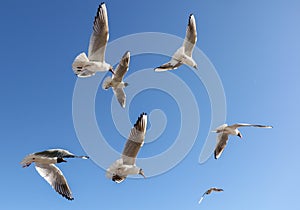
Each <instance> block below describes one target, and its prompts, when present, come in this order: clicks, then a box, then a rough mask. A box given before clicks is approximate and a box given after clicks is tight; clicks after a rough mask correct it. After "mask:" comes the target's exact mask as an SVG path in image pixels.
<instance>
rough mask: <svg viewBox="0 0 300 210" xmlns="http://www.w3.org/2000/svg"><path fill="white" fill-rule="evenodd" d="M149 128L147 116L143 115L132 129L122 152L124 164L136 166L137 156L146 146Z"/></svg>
mask: <svg viewBox="0 0 300 210" xmlns="http://www.w3.org/2000/svg"><path fill="white" fill-rule="evenodd" d="M146 128H147V114H146V113H142V114H141V115H140V116H139V118H138V120H137V121H136V123H135V124H134V127H133V128H132V129H131V131H130V134H129V137H128V140H127V142H126V144H125V147H124V150H123V152H122V159H123V164H125V165H134V164H135V160H136V156H137V154H138V152H139V150H140V148H141V146H143V144H144V139H145V134H146Z"/></svg>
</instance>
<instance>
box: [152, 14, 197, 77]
mask: <svg viewBox="0 0 300 210" xmlns="http://www.w3.org/2000/svg"><path fill="white" fill-rule="evenodd" d="M196 41H197V30H196V21H195V17H194V15H193V14H190V17H189V23H188V26H187V29H186V35H185V39H184V42H183V45H182V46H181V47H180V48H179V49H178V50H177V51H176V52H175V53H174V55H173V56H172V59H171V60H170V61H169V62H168V63H165V64H163V65H161V66H159V67H157V68H155V69H154V70H155V71H167V70H173V69H177V68H178V67H179V66H181V65H182V64H186V65H189V66H191V67H193V68H195V69H197V63H196V62H195V61H194V59H193V58H192V53H193V49H194V47H195V44H196Z"/></svg>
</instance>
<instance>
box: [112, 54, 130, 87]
mask: <svg viewBox="0 0 300 210" xmlns="http://www.w3.org/2000/svg"><path fill="white" fill-rule="evenodd" d="M129 62H130V52H129V51H127V52H126V53H125V54H124V55H123V57H122V58H121V60H120V63H119V65H118V66H117V68H116V70H115V74H114V75H113V77H112V78H113V80H114V81H116V82H122V81H123V77H124V75H125V74H126V72H127V71H128V67H129Z"/></svg>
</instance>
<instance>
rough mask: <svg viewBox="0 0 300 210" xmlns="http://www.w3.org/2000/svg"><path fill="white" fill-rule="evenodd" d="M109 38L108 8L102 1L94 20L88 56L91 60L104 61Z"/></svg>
mask: <svg viewBox="0 0 300 210" xmlns="http://www.w3.org/2000/svg"><path fill="white" fill-rule="evenodd" d="M108 38H109V34H108V18H107V10H106V6H105V4H104V3H101V4H100V5H99V7H98V11H97V15H96V17H95V20H94V27H93V33H92V35H91V38H90V44H89V52H88V58H89V59H90V60H91V61H100V62H104V59H105V49H106V44H107V41H108Z"/></svg>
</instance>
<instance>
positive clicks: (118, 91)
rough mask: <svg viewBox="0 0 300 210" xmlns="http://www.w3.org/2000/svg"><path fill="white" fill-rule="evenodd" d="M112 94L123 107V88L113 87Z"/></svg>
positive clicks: (124, 100)
mask: <svg viewBox="0 0 300 210" xmlns="http://www.w3.org/2000/svg"><path fill="white" fill-rule="evenodd" d="M113 91H114V94H115V96H116V97H117V99H118V101H119V103H120V104H121V106H122V107H123V108H125V105H126V95H125V92H124V90H123V88H113Z"/></svg>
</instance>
